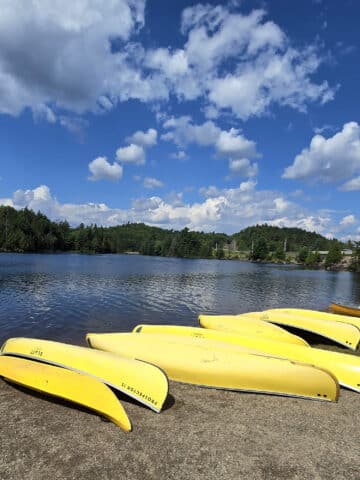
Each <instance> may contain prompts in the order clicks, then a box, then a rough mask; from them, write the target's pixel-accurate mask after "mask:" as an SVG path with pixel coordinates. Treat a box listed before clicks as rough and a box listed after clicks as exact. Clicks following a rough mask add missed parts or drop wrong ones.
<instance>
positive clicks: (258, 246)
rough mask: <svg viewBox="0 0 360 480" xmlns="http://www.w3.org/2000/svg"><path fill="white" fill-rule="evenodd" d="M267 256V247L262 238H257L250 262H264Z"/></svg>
mask: <svg viewBox="0 0 360 480" xmlns="http://www.w3.org/2000/svg"><path fill="white" fill-rule="evenodd" d="M268 254H269V247H268V244H267V242H266V240H265V239H264V238H259V239H257V240H256V241H255V242H254V249H253V251H252V252H251V254H250V259H251V260H266V258H267V256H268Z"/></svg>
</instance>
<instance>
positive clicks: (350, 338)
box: [239, 310, 360, 350]
mask: <svg viewBox="0 0 360 480" xmlns="http://www.w3.org/2000/svg"><path fill="white" fill-rule="evenodd" d="M246 316H247V317H252V318H255V319H257V320H263V321H265V322H270V323H275V324H276V325H282V326H284V327H291V328H296V329H299V330H304V331H305V332H310V333H314V334H316V335H320V336H322V337H324V338H327V339H328V340H331V341H332V342H335V343H338V344H339V345H342V346H343V347H346V348H350V349H351V350H356V348H357V346H358V344H359V341H360V330H359V329H358V328H357V327H355V326H354V325H350V324H347V323H343V322H330V321H329V320H322V319H320V318H311V317H306V316H300V315H289V314H286V313H279V312H274V311H272V312H270V311H268V310H266V311H264V312H250V313H247V314H246ZM239 317H241V315H239Z"/></svg>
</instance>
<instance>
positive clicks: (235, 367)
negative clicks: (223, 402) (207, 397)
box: [86, 333, 339, 401]
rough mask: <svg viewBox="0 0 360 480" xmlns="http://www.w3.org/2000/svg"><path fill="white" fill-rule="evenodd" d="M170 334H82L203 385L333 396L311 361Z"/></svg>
mask: <svg viewBox="0 0 360 480" xmlns="http://www.w3.org/2000/svg"><path fill="white" fill-rule="evenodd" d="M179 337H180V336H179V335H170V334H164V335H163V334H151V335H139V334H136V333H113V334H109V333H108V334H87V336H86V339H87V341H88V343H89V345H90V346H91V347H92V348H98V349H100V350H105V351H110V352H113V353H116V354H120V355H127V356H129V357H131V358H140V359H142V360H145V361H148V362H152V363H154V364H156V365H158V366H159V367H161V368H162V369H164V371H165V372H166V373H167V375H168V376H169V378H171V379H172V380H176V381H179V382H184V383H191V384H194V385H200V386H204V387H212V388H219V389H229V390H240V391H246V392H257V393H269V394H275V395H287V396H294V397H302V398H311V399H318V400H325V401H336V400H337V397H338V393H339V385H338V382H337V379H336V377H335V376H333V375H332V374H331V373H330V372H328V371H327V370H324V369H320V368H317V367H314V366H312V365H306V364H300V363H295V362H290V361H288V360H284V359H278V358H271V357H268V356H264V355H253V354H248V353H244V352H242V351H241V350H240V349H239V347H237V346H235V345H229V344H228V343H224V342H218V341H215V340H209V339H202V338H196V337H191V338H190V337H182V338H179Z"/></svg>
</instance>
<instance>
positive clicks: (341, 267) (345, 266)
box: [0, 250, 350, 272]
mask: <svg viewBox="0 0 360 480" xmlns="http://www.w3.org/2000/svg"><path fill="white" fill-rule="evenodd" d="M1 253H10V254H19V255H32V254H36V255H43V254H44V255H66V254H73V255H74V254H77V255H96V256H99V255H142V256H145V257H152V258H179V259H186V260H222V261H223V260H229V261H238V262H246V263H254V264H264V265H284V266H285V265H288V266H294V267H298V268H300V269H303V270H325V271H332V272H348V271H350V270H349V265H350V258H348V257H344V259H343V260H342V262H340V263H338V264H336V265H333V266H332V267H330V268H326V267H325V265H324V263H321V264H318V265H309V266H306V265H304V264H303V263H299V262H296V260H295V259H294V258H293V259H292V260H291V261H280V260H279V261H268V260H249V259H248V258H245V257H241V256H225V257H224V258H221V259H218V258H214V257H213V258H202V257H171V256H161V255H143V254H141V253H140V252H137V251H134V252H131V251H128V252H119V253H97V252H91V251H88V252H80V251H77V250H67V251H63V250H57V251H40V252H19V251H16V252H13V251H6V250H0V254H1Z"/></svg>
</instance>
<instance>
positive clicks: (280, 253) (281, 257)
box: [274, 245, 286, 262]
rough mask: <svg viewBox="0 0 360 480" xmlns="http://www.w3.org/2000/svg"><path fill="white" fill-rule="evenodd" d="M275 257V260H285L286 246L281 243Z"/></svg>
mask: <svg viewBox="0 0 360 480" xmlns="http://www.w3.org/2000/svg"><path fill="white" fill-rule="evenodd" d="M274 258H275V260H280V261H282V262H283V261H285V258H286V254H285V252H284V248H283V247H281V246H280V245H279V246H278V247H277V248H276V250H275V253H274Z"/></svg>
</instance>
